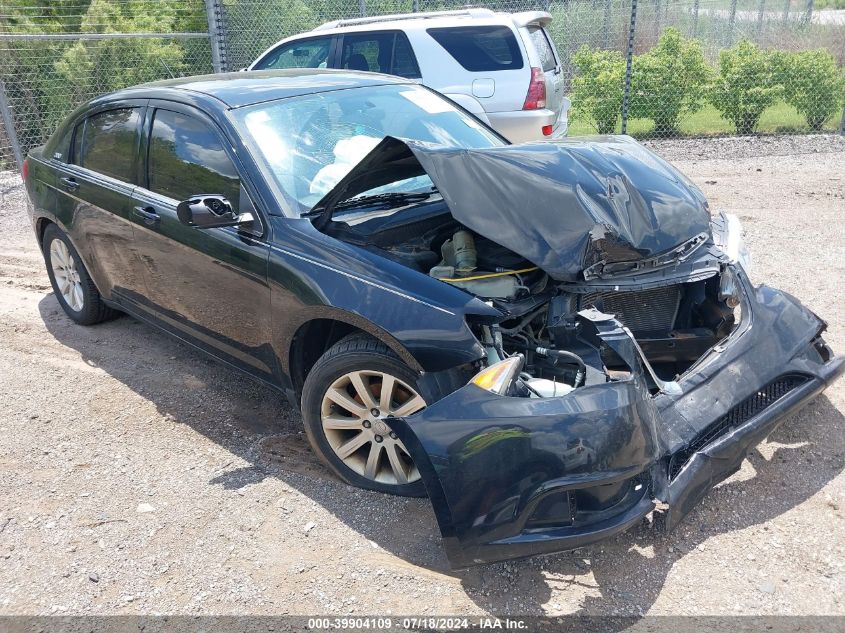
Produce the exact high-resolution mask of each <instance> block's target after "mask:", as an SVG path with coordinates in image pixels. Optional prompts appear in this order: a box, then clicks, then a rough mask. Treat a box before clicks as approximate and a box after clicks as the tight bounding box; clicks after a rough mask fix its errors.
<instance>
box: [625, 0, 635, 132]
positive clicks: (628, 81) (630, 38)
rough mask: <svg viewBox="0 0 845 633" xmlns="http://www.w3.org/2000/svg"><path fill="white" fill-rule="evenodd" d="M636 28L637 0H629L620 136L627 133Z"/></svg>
mask: <svg viewBox="0 0 845 633" xmlns="http://www.w3.org/2000/svg"><path fill="white" fill-rule="evenodd" d="M636 28H637V0H631V25H630V27H628V53H627V56H626V59H625V88H624V90H623V92H622V134H627V132H628V107H629V105H630V101H631V72H632V70H633V62H634V33H635V32H636Z"/></svg>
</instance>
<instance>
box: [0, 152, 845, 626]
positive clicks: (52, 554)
mask: <svg viewBox="0 0 845 633" xmlns="http://www.w3.org/2000/svg"><path fill="white" fill-rule="evenodd" d="M760 143H762V145H760ZM651 145H652V146H653V147H655V148H656V149H657V151H658V152H661V153H663V154H664V155H665V156H666V157H667V158H669V159H670V160H673V161H674V162H675V163H676V164H677V165H678V166H679V167H680V168H681V169H682V170H683V171H684V172H685V173H686V174H688V175H689V176H690V177H691V178H692V179H693V180H694V181H695V182H696V183H697V184H699V185H700V186H701V187H702V189H703V190H704V192H705V193H706V194H707V195H708V196H709V198H710V200H711V202H712V205H713V207H714V208H715V209H718V208H725V209H728V210H730V211H732V212H734V213H737V214H738V215H739V216H740V217H741V219H742V220H743V222H744V224H745V227H746V230H747V233H748V241H749V244H750V247H751V250H752V253H753V256H754V264H755V271H754V274H753V276H754V277H755V278H756V280H757V281H762V280H766V281H767V282H768V283H770V284H771V285H774V286H777V287H780V288H783V289H785V290H787V291H789V292H791V293H794V294H796V295H797V296H799V297H800V298H801V299H802V300H803V301H804V302H805V303H806V304H807V305H808V306H809V307H811V308H812V309H813V310H815V311H816V312H818V313H819V314H820V315H822V316H823V317H824V318H825V319H827V320H828V321H829V323H830V332H829V336H828V340H829V342H830V343H831V344H832V345H833V347H834V348H835V349H838V350H840V351H843V350H845V329H843V325H845V296H843V293H842V281H843V278H845V275H843V272H845V234H844V233H845V229H843V215H844V214H845V141H843V139H842V138H840V137H810V138H804V139H801V138H787V139H778V138H767V139H765V140H763V141H758V142H757V144H755V143H754V142H749V141H744V140H742V139H740V140H735V139H721V140H710V141H700V140H696V141H682V142H664V143H652V144H651ZM761 154H763V155H761ZM0 192H1V193H2V200H0V341H2V342H1V343H0V383H2V385H3V396H2V412H0V613H2V614H53V613H57V614H83V613H84V614H116V613H124V614H126V613H130V614H135V613H144V614H157V613H168V614H176V613H179V614H286V613H290V614H319V613H331V614H385V613H391V612H392V613H394V614H398V613H406V614H407V613H417V614H467V615H470V614H483V613H495V614H498V615H506V614H520V615H525V614H555V615H556V614H569V613H576V614H596V615H604V614H625V615H634V616H636V615H639V614H643V613H651V614H668V613H672V614H728V615H730V614H845V599H843V597H842V596H843V588H845V587H844V586H843V585H845V569H843V565H845V522H843V512H845V510H843V508H845V474H843V468H845V418H843V413H842V412H843V411H845V382H842V381H840V382H839V383H837V384H835V385H834V386H833V387H832V388H831V389H829V390H828V391H827V392H826V394H825V395H823V396H822V397H820V398H818V399H817V400H816V401H815V402H813V403H812V404H810V405H809V406H807V407H806V408H805V409H804V410H802V411H801V412H799V413H798V414H796V415H794V416H793V417H791V418H790V419H789V420H788V421H787V422H786V423H785V424H784V425H783V426H782V427H781V428H780V429H779V430H778V431H777V432H776V434H775V435H774V436H772V437H771V438H770V439H769V440H768V441H767V442H765V443H764V444H762V445H761V446H759V447H758V448H757V449H756V450H755V451H753V452H752V453H751V454H750V456H749V459H748V460H747V461H746V462H745V463H744V465H743V467H742V470H741V471H740V472H739V473H737V474H736V475H735V476H733V477H732V478H731V479H729V480H728V481H727V482H725V483H723V484H722V485H720V486H719V487H718V488H716V489H715V490H714V491H713V492H711V494H710V495H709V496H708V497H707V498H706V499H705V501H704V502H703V503H702V504H701V505H700V506H699V507H698V508H697V509H696V510H695V511H693V512H692V514H691V515H690V516H689V517H688V519H687V520H686V521H685V523H684V524H682V525H681V526H680V527H679V528H678V529H677V530H676V531H674V532H673V533H671V534H669V535H663V534H660V533H658V532H656V531H655V530H653V529H652V528H651V527H650V525H649V524H648V523H644V524H642V525H641V526H639V527H637V528H635V529H633V530H631V531H629V532H628V533H626V534H623V535H621V536H619V537H618V538H616V539H614V540H611V541H608V542H605V543H603V544H601V545H597V546H594V547H590V548H585V549H582V550H578V551H576V552H571V553H565V554H560V555H555V556H550V557H546V558H538V559H533V560H529V561H524V562H517V563H509V564H499V565H489V566H485V567H480V568H476V569H471V570H469V571H463V572H451V571H449V569H448V566H447V564H446V559H445V556H444V554H443V552H442V549H441V546H440V536H439V533H438V530H437V526H436V523H435V520H434V516H433V513H432V511H431V509H430V506H429V504H428V502H427V501H426V500H422V499H401V498H395V497H390V496H386V495H380V494H374V493H368V492H364V491H360V490H356V489H353V488H349V487H347V486H345V485H343V484H342V483H340V482H338V481H337V480H335V479H333V478H332V476H331V475H330V474H329V473H328V472H327V471H326V470H325V469H324V468H323V467H322V466H321V465H320V464H319V463H318V462H317V461H316V460H315V458H314V457H313V455H312V454H311V452H310V451H309V449H308V447H307V444H306V441H305V438H304V436H303V433H302V431H301V422H300V419H299V415H298V414H297V413H296V412H295V411H294V410H292V409H291V408H290V407H289V406H288V405H287V404H286V403H285V401H284V400H283V399H282V398H281V397H280V396H279V395H277V394H276V393H274V392H272V391H270V390H269V389H267V388H264V387H262V386H260V385H257V384H255V383H253V382H251V381H250V380H249V379H247V378H244V377H242V376H240V375H238V374H236V373H234V372H233V371H231V370H229V369H227V368H225V367H222V366H219V365H217V364H215V363H213V362H211V361H208V360H206V359H205V358H204V357H202V356H200V355H198V354H197V353H195V352H193V351H191V350H190V349H188V348H187V347H185V346H183V345H182V344H180V343H177V342H174V341H171V340H169V339H168V338H166V337H165V336H164V335H162V334H160V333H159V332H157V331H155V330H153V329H151V328H150V327H147V326H145V325H141V324H139V323H137V322H135V321H134V320H132V319H130V318H128V317H123V318H120V319H117V320H115V321H112V322H109V323H106V324H103V325H100V326H97V327H93V328H83V327H79V326H76V325H73V324H72V323H71V322H70V321H69V320H68V319H67V318H65V316H64V315H63V313H62V312H61V310H60V309H59V306H58V304H57V303H56V300H55V298H54V296H53V294H52V292H51V289H50V286H49V284H48V281H47V277H46V274H45V272H44V268H43V262H42V260H41V256H40V254H39V252H38V251H37V249H36V245H35V241H34V239H33V237H32V235H31V231H30V229H29V226H28V222H27V220H26V217H25V203H24V197H23V193H22V189H21V186H20V183H19V180H18V178H17V176H15V175H11V174H8V173H7V174H5V175H2V177H0Z"/></svg>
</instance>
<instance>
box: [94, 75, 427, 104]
mask: <svg viewBox="0 0 845 633" xmlns="http://www.w3.org/2000/svg"><path fill="white" fill-rule="evenodd" d="M404 83H412V82H410V81H409V80H407V79H403V78H401V77H394V76H392V75H382V74H379V73H368V72H358V71H350V70H327V69H315V68H305V69H293V70H251V71H245V72H231V73H220V74H216V75H198V76H194V77H180V78H176V79H163V80H161V81H154V82H151V83H147V84H141V85H139V86H133V87H132V88H126V89H124V90H119V91H117V92H113V93H111V94H109V95H106V96H105V97H103V99H107V100H109V101H111V100H114V99H139V98H148V99H154V98H178V97H179V96H180V95H181V96H182V97H190V98H191V100H197V97H198V96H199V97H205V99H202V98H201V99H200V100H202V101H205V102H207V103H209V104H210V105H212V106H214V105H216V106H217V107H223V108H225V109H230V108H239V107H242V106H246V105H252V104H254V103H261V102H264V101H274V100H276V99H286V98H289V97H298V96H301V95H307V94H314V93H318V92H328V91H332V90H345V89H348V88H364V87H368V86H379V85H384V84H404Z"/></svg>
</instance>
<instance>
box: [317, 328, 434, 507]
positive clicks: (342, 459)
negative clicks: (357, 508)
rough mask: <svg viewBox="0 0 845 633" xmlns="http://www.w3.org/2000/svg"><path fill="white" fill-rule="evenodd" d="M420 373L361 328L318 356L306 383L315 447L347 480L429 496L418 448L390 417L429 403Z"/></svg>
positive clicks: (407, 413)
mask: <svg viewBox="0 0 845 633" xmlns="http://www.w3.org/2000/svg"><path fill="white" fill-rule="evenodd" d="M417 378H418V374H417V372H415V371H413V370H412V369H410V368H409V367H408V366H407V365H405V363H403V362H402V361H401V360H400V359H399V358H398V357H397V356H396V354H394V353H393V352H392V351H391V350H390V349H389V348H388V347H387V346H386V345H384V344H383V343H381V342H379V341H377V340H375V339H372V338H370V337H367V336H360V335H354V336H351V337H348V338H346V339H344V340H342V341H340V342H339V343H337V344H336V345H334V346H333V347H332V348H330V349H329V350H328V351H327V352H326V353H325V354H323V356H321V357H320V359H319V360H318V361H317V362H316V364H315V365H314V367H313V368H312V369H311V371H310V372H309V374H308V377H307V378H306V380H305V385H304V386H303V390H302V416H303V419H304V422H305V431H306V434H307V435H308V439H309V441H310V442H311V446H312V447H313V448H314V450H315V452H316V453H317V454H318V455H319V456H320V457H321V458H322V459H323V461H324V462H325V463H326V464H327V465H328V466H329V467H330V468H331V469H332V470H333V471H334V472H335V473H337V475H339V476H340V477H341V478H342V479H343V480H344V481H346V482H348V483H350V484H352V485H354V486H359V487H361V488H367V489H369V490H376V491H379V492H387V493H390V494H395V495H403V496H424V495H425V487H424V486H423V482H422V480H421V479H420V473H419V471H418V470H417V467H416V466H415V465H414V462H413V460H412V459H411V456H410V454H409V453H408V451H407V449H406V448H405V446H404V445H403V444H402V442H401V441H400V440H399V439H398V438H397V437H396V434H395V433H393V431H392V430H391V429H390V427H389V426H388V425H387V423H386V418H389V417H404V416H407V415H411V414H413V413H416V412H417V411H419V410H421V409H423V408H424V407H425V401H424V400H423V398H422V397H421V396H420V395H419V393H418V390H417Z"/></svg>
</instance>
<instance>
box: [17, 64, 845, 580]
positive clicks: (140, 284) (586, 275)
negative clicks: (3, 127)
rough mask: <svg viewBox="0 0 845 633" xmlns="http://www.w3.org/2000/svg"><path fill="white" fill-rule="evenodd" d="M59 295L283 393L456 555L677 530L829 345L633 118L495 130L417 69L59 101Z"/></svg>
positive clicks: (810, 383)
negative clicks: (610, 124)
mask: <svg viewBox="0 0 845 633" xmlns="http://www.w3.org/2000/svg"><path fill="white" fill-rule="evenodd" d="M24 178H25V180H26V185H27V189H28V192H29V196H30V200H31V203H32V204H31V215H32V221H33V227H34V229H35V233H36V236H37V238H38V240H39V242H40V244H41V247H42V251H43V253H44V258H45V262H46V264H47V269H48V273H49V275H50V280H51V283H52V285H53V289H54V291H55V294H56V297H57V299H58V301H59V303H60V304H61V306H62V308H63V309H64V310H65V312H66V313H67V314H68V316H69V317H70V318H71V319H73V320H75V321H76V322H78V323H80V324H84V325H91V324H94V323H97V322H99V321H102V320H105V319H107V318H110V317H111V316H112V315H114V314H115V313H116V311H121V312H126V313H129V314H132V315H134V316H135V317H136V318H138V319H141V320H143V321H146V322H148V323H150V324H153V325H155V326H158V327H160V328H161V329H163V330H164V331H166V332H169V333H170V334H173V335H174V336H176V337H178V338H180V339H182V340H183V341H186V342H187V343H189V344H191V345H193V346H195V347H197V348H199V349H201V350H203V351H205V352H207V353H208V354H210V355H211V356H213V357H215V358H217V359H219V360H221V361H223V362H225V363H228V364H230V365H232V366H234V367H236V368H238V369H241V370H243V371H245V372H247V373H248V374H250V375H251V376H253V377H255V378H257V379H259V380H261V381H263V382H265V383H267V384H269V385H271V386H273V387H275V388H277V389H280V390H282V391H283V392H284V393H286V394H287V395H288V396H289V398H290V400H291V402H292V403H294V405H295V406H297V407H299V408H300V409H301V411H302V417H303V421H304V424H305V429H306V433H307V435H308V438H309V440H310V442H311V445H312V447H313V449H314V451H315V452H316V453H317V454H318V455H319V456H320V457H321V458H322V459H323V460H324V462H325V463H326V464H327V465H328V466H329V467H330V468H331V469H332V470H333V471H334V472H335V473H336V474H337V475H338V476H339V477H341V478H342V479H343V480H345V481H346V482H348V483H350V484H353V485H357V486H361V487H364V488H369V489H372V490H378V491H382V492H388V493H393V494H403V495H428V497H429V499H430V500H431V503H432V505H433V508H434V512H435V514H436V517H437V520H438V523H439V525H440V529H441V532H442V535H443V539H444V544H445V547H446V550H447V554H448V556H449V559H450V561H451V563H452V564H453V565H454V566H455V567H464V566H469V565H474V564H479V563H487V562H492V561H499V560H505V559H512V558H520V557H525V556H531V555H535V554H544V553H550V552H556V551H561V550H566V549H572V548H576V547H580V546H583V545H586V544H588V543H592V542H594V541H596V540H599V539H602V538H605V537H608V536H610V535H613V534H615V533H618V532H620V531H622V530H625V529H626V528H628V527H630V526H632V525H634V524H635V523H637V522H639V521H641V520H642V519H643V518H644V517H646V516H647V515H649V514H650V513H653V512H658V513H660V515H661V517H662V521H663V522H664V523H665V524H666V525H667V527H669V528H671V527H673V526H674V525H676V524H677V523H678V521H680V520H681V519H682V518H683V517H684V516H685V515H686V514H687V513H688V512H689V511H690V509H691V508H692V507H693V506H694V505H695V504H696V503H698V501H700V499H701V498H702V497H703V496H704V495H705V494H706V493H707V491H708V490H709V489H710V488H711V487H712V486H713V485H715V484H716V483H718V482H719V481H721V480H723V479H724V478H726V477H727V476H729V475H730V474H732V473H733V472H735V471H736V470H737V469H738V468H739V466H740V464H741V462H742V460H743V459H744V457H745V454H746V452H747V450H748V449H749V448H751V447H753V446H754V445H755V444H757V443H758V442H760V441H761V440H763V439H764V438H765V437H766V436H767V435H769V434H770V433H771V432H772V431H773V429H774V428H775V427H776V426H777V425H778V424H779V423H780V422H781V421H782V420H783V419H784V417H785V416H787V415H788V414H789V413H791V412H792V411H794V410H796V409H797V408H798V407H800V406H802V405H803V404H805V403H806V402H807V401H809V400H810V399H812V398H813V397H815V396H816V395H817V394H819V393H820V392H821V391H822V390H823V389H824V388H825V387H826V386H827V385H828V384H829V383H830V382H831V381H832V380H833V379H835V378H836V377H837V376H838V375H840V374H841V373H842V371H843V369H845V367H844V366H843V361H842V359H841V358H836V357H834V355H833V353H832V351H831V350H830V348H829V347H828V346H827V345H826V343H825V342H824V339H823V338H822V334H823V332H824V329H825V323H824V321H822V320H821V319H820V318H819V317H817V316H816V315H815V314H813V313H812V312H811V311H810V310H808V309H807V308H805V307H803V306H802V305H801V304H800V303H799V302H798V301H797V300H796V299H794V298H793V297H791V296H789V295H787V294H785V293H783V292H780V291H778V290H774V289H772V288H769V287H767V286H765V285H759V286H754V285H753V284H752V283H751V281H750V280H749V277H748V270H749V257H748V253H747V252H746V250H745V247H744V244H743V240H742V235H741V233H742V230H741V226H740V225H739V222H738V220H737V218H736V217H734V216H732V215H730V214H726V213H722V212H719V213H713V212H711V210H710V209H709V208H708V205H707V202H706V200H705V198H704V197H703V195H702V194H701V192H700V191H699V190H698V189H697V188H696V187H695V185H693V184H692V183H691V182H690V181H689V180H688V179H687V178H686V177H685V176H683V175H682V174H681V173H680V172H678V171H677V170H676V169H674V168H673V167H672V166H670V165H669V164H667V163H666V162H665V161H663V160H662V159H661V158H659V157H658V156H656V155H655V154H654V153H652V152H650V151H649V150H648V149H646V148H645V147H643V146H642V145H640V144H638V143H636V142H635V141H634V140H632V139H630V138H628V137H619V136H615V137H597V138H592V139H568V140H562V141H557V142H542V143H534V144H522V145H511V144H509V143H508V142H507V141H506V140H504V139H503V138H501V137H500V136H498V135H497V134H496V133H495V132H494V131H492V130H491V129H490V128H489V127H487V126H486V125H485V124H484V123H483V122H482V121H479V120H478V119H476V118H475V117H473V116H472V115H470V114H469V113H467V112H465V111H464V110H462V109H461V108H460V107H459V106H457V105H455V104H454V103H452V102H450V101H449V100H448V99H445V98H443V97H441V96H440V95H438V94H437V93H435V92H433V91H430V90H428V89H426V88H424V87H422V86H419V85H416V84H414V83H410V82H406V81H404V80H401V79H396V78H390V77H385V76H380V75H376V74H371V73H363V74H362V73H353V72H332V71H315V70H308V71H283V72H278V71H271V72H256V73H233V74H228V75H226V74H224V75H214V76H208V77H193V78H190V77H189V78H184V79H178V80H170V81H165V82H157V83H154V84H147V85H144V86H138V87H135V88H130V89H127V90H123V91H120V92H117V93H113V94H110V95H106V96H104V97H100V98H98V99H96V100H94V101H92V102H90V103H89V104H87V105H85V106H83V107H82V108H80V109H79V110H77V111H76V112H75V113H74V114H73V115H71V116H70V117H69V118H68V119H67V120H66V121H65V123H64V124H62V126H60V128H59V130H58V131H57V132H56V134H55V135H54V136H53V137H52V138H51V140H50V141H49V142H48V143H47V145H46V146H44V147H41V148H38V149H36V150H33V151H32V152H31V153H30V156H29V158H28V159H27V161H26V163H25V166H24Z"/></svg>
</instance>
